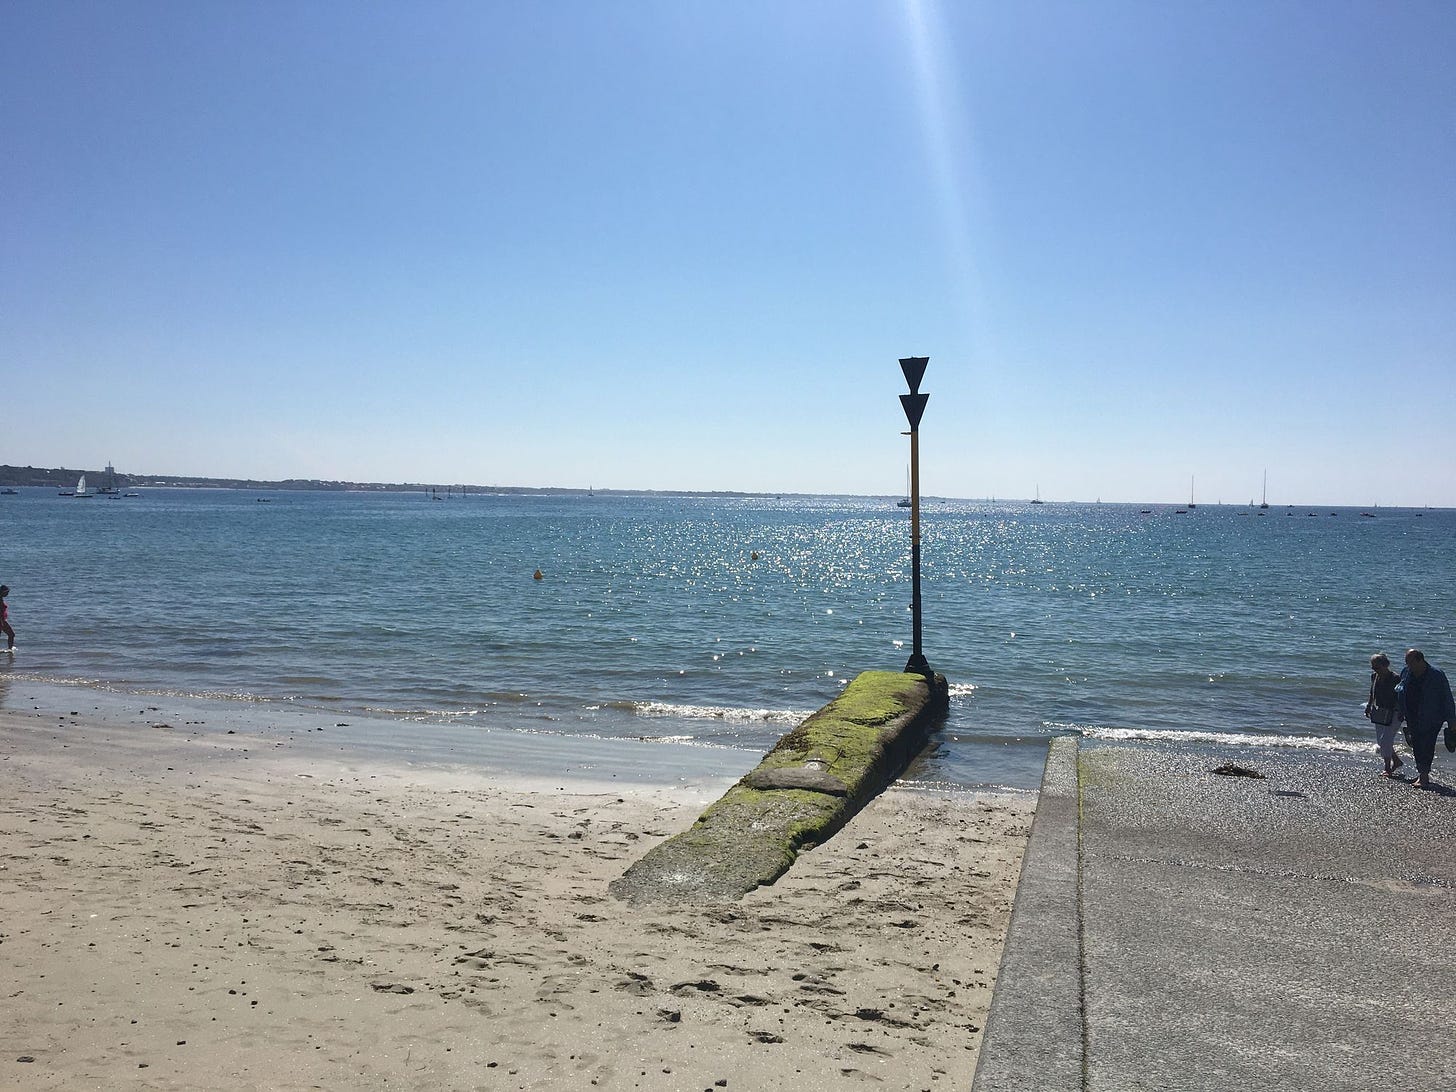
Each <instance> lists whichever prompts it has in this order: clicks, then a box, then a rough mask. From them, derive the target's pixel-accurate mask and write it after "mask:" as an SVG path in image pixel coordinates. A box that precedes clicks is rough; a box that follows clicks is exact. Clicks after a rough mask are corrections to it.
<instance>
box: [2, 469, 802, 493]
mask: <svg viewBox="0 0 1456 1092" xmlns="http://www.w3.org/2000/svg"><path fill="white" fill-rule="evenodd" d="M83 474H84V475H85V476H86V477H87V479H89V480H90V481H91V483H92V485H93V486H96V485H107V484H115V485H116V486H117V487H118V488H120V489H146V488H152V489H278V490H288V489H297V490H315V491H323V492H336V493H428V492H429V491H430V490H432V489H436V490H439V491H440V492H441V493H443V492H445V491H446V490H451V491H454V492H464V493H471V494H475V493H479V494H482V495H486V494H491V493H505V494H512V495H519V494H539V495H551V496H576V495H579V494H582V493H599V494H602V495H608V494H610V495H612V496H618V497H622V496H643V497H760V496H778V495H780V494H772V493H750V492H744V491H740V490H725V489H715V490H691V489H601V488H594V487H574V488H573V487H570V486H548V485H541V486H535V485H475V484H472V483H469V482H465V483H462V482H344V481H328V480H323V479H319V478H286V479H284V480H282V481H265V480H262V479H258V478H200V477H194V476H191V475H186V474H123V473H121V472H120V471H117V472H116V473H115V475H109V474H107V472H106V470H105V469H104V468H103V469H101V470H94V469H88V468H82V467H75V468H67V467H39V466H6V465H0V488H17V487H20V486H36V487H48V488H57V489H69V488H71V487H72V486H74V485H75V484H76V479H77V478H78V477H80V476H81V475H83ZM113 477H114V479H115V481H114V483H113V482H112V478H113ZM785 495H787V494H785Z"/></svg>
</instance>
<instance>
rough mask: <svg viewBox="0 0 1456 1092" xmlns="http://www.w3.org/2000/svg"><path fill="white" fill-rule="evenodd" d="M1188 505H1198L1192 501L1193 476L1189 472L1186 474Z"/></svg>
mask: <svg viewBox="0 0 1456 1092" xmlns="http://www.w3.org/2000/svg"><path fill="white" fill-rule="evenodd" d="M1188 507H1189V509H1194V508H1197V507H1198V505H1196V504H1194V503H1193V476H1192V475H1191V474H1190V475H1189V476H1188Z"/></svg>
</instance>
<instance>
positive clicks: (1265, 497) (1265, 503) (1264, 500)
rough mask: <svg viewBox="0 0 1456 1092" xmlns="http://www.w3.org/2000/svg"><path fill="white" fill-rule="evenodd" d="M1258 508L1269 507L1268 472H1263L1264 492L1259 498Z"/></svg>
mask: <svg viewBox="0 0 1456 1092" xmlns="http://www.w3.org/2000/svg"><path fill="white" fill-rule="evenodd" d="M1259 507H1260V508H1268V507H1269V471H1267V470H1266V471H1264V492H1263V494H1262V496H1260V498H1259Z"/></svg>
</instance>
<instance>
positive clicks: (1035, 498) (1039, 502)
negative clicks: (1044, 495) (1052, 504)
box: [1031, 482, 1046, 504]
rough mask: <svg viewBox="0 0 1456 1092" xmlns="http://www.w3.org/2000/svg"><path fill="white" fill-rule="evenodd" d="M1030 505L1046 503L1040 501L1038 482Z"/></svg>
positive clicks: (1039, 485)
mask: <svg viewBox="0 0 1456 1092" xmlns="http://www.w3.org/2000/svg"><path fill="white" fill-rule="evenodd" d="M1031 503H1032V504H1045V503H1046V501H1044V500H1042V499H1041V483H1040V482H1038V483H1037V486H1036V496H1035V497H1033V498H1032V501H1031Z"/></svg>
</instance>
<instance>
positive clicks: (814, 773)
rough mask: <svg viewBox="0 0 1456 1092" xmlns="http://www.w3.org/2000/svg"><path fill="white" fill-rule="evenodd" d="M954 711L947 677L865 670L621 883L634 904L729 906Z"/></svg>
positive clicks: (905, 761)
mask: <svg viewBox="0 0 1456 1092" xmlns="http://www.w3.org/2000/svg"><path fill="white" fill-rule="evenodd" d="M948 706H949V688H948V687H947V685H946V681H945V677H944V676H942V675H933V676H929V677H927V676H923V675H914V674H906V673H904V672H896V671H865V672H862V673H861V674H859V675H857V676H856V677H855V678H854V679H853V680H852V681H851V682H850V684H849V685H848V686H846V687H845V688H844V692H843V693H842V694H840V695H839V697H837V698H835V699H834V700H833V701H832V702H830V703H829V704H828V705H826V706H825V707H824V708H823V709H820V710H819V711H818V712H817V713H814V714H813V715H812V716H810V717H809V718H808V719H806V720H805V721H804V722H803V723H802V724H800V725H799V726H798V727H797V728H795V729H794V730H793V731H791V732H789V733H788V735H786V736H784V737H783V739H781V740H779V741H778V743H777V744H775V745H774V747H773V749H772V750H771V751H769V752H768V754H766V755H765V756H764V758H763V761H761V762H760V763H759V764H758V765H757V766H756V767H754V768H753V769H752V770H750V771H749V772H748V773H747V774H746V775H744V777H743V778H742V779H740V780H739V781H738V783H737V784H735V785H734V786H733V787H732V788H731V789H729V790H728V791H727V792H726V793H725V794H724V795H723V797H722V799H720V800H719V801H718V802H717V803H715V804H713V805H712V806H711V807H709V808H708V810H707V811H705V812H703V814H702V815H701V816H700V817H699V818H698V820H697V822H695V823H694V824H693V825H692V827H690V828H689V829H688V830H686V831H684V832H683V833H681V834H678V835H675V836H673V837H672V838H669V839H668V840H667V841H665V842H662V843H660V844H659V845H656V846H654V847H653V848H652V849H651V850H649V851H648V853H647V854H646V856H644V857H643V858H642V859H641V860H639V861H638V862H637V863H636V864H634V865H632V867H631V868H629V869H627V871H626V873H625V874H624V875H623V876H622V877H621V878H620V879H618V880H615V881H613V882H612V884H611V885H610V890H611V892H612V894H614V895H616V896H617V897H618V898H620V899H625V900H627V901H629V902H679V901H680V902H732V901H735V900H737V899H739V898H741V897H743V895H745V894H747V893H748V892H749V891H752V890H753V889H754V888H755V887H759V886H762V885H764V884H771V883H773V882H774V881H775V880H777V879H778V878H779V877H780V876H782V875H783V874H784V873H785V872H787V871H788V870H789V866H790V865H792V864H793V863H794V859H795V857H797V856H798V854H799V851H800V850H801V849H805V848H812V847H814V846H816V845H818V844H820V843H821V842H824V841H826V840H827V839H828V838H830V837H831V836H832V835H833V834H834V833H835V832H836V831H837V830H839V829H840V828H841V827H842V826H844V824H845V823H847V822H849V820H850V819H851V818H853V816H854V815H855V813H856V812H858V811H859V810H860V808H862V807H864V806H865V804H867V803H869V801H870V800H872V799H874V797H875V796H876V795H877V794H878V793H879V792H880V791H881V790H883V789H884V788H885V787H886V786H887V785H889V784H890V783H891V782H893V781H894V780H895V778H897V777H899V776H900V774H901V773H902V772H904V770H905V767H906V766H907V765H909V763H910V760H911V759H912V758H914V757H915V756H916V755H917V754H919V753H920V751H921V750H923V749H924V747H925V744H926V742H927V741H928V739H929V737H930V733H931V732H932V731H934V730H935V729H936V728H938V727H939V726H940V724H941V723H942V722H943V720H944V718H945V713H946V710H947V708H948Z"/></svg>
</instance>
